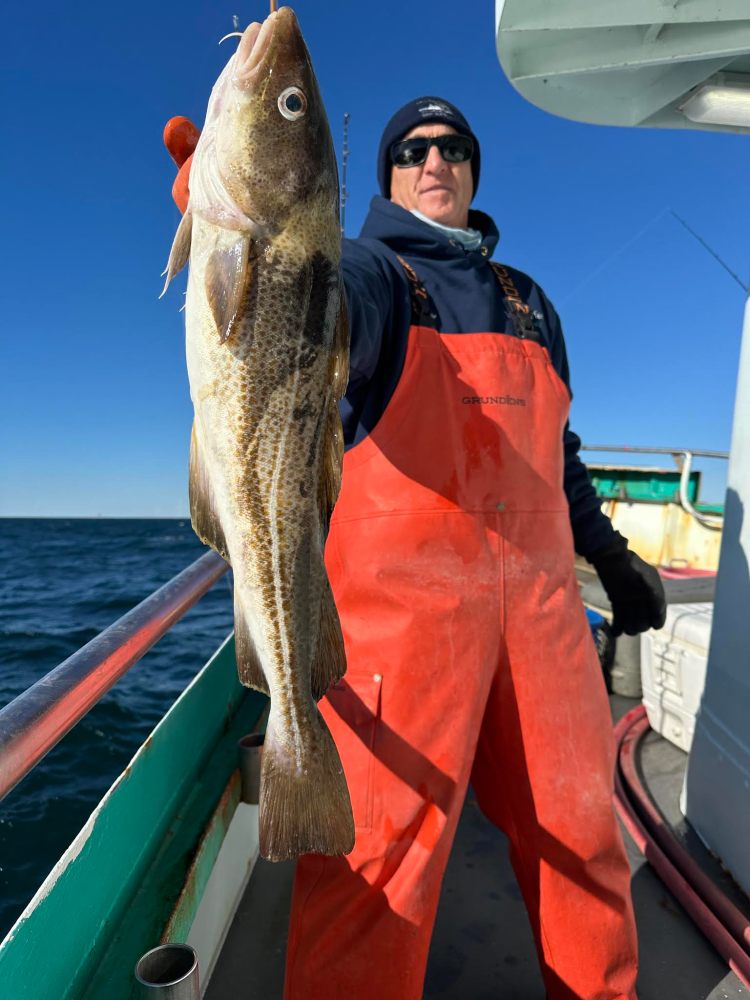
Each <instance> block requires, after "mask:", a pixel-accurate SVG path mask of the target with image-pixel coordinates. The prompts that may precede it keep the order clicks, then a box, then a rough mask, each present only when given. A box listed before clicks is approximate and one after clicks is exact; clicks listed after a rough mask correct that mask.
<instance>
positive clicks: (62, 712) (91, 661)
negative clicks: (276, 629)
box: [0, 552, 229, 799]
mask: <svg viewBox="0 0 750 1000" xmlns="http://www.w3.org/2000/svg"><path fill="white" fill-rule="evenodd" d="M228 569H229V566H228V565H227V563H226V562H225V561H224V560H223V559H222V558H221V557H220V556H218V555H216V553H215V552H207V553H206V554H205V555H203V556H201V557H200V558H199V559H196V561H195V562H194V563H191V565H190V566H187V567H186V568H185V569H184V570H182V572H181V573H178V574H177V576H175V577H173V578H172V579H171V580H170V581H169V582H168V583H165V584H164V586H163V587H160V588H159V589H158V590H156V591H154V593H153V594H151V595H150V596H149V597H147V598H146V599H145V600H144V601H141V603H140V604H138V605H136V607H134V608H133V609H132V611H129V612H128V613H127V614H125V615H123V616H122V618H119V619H118V620H117V621H116V622H114V624H112V625H110V626H109V627H108V628H106V629H105V630H104V631H103V632H100V633H99V635H97V636H95V637H94V638H93V639H92V640H91V641H90V642H88V643H86V645H85V646H82V647H81V649H79V650H78V651H77V652H75V653H73V655H72V656H69V657H68V659H67V660H64V661H63V662H62V663H61V664H60V665H59V666H58V667H55V669H54V670H51V671H50V672H49V673H48V674H46V675H45V676H44V677H42V678H41V679H40V680H38V681H37V682H36V683H35V684H33V685H32V686H31V687H30V688H28V689H27V690H26V691H24V692H23V693H22V694H20V695H18V697H17V698H15V699H14V700H13V701H11V702H9V704H7V705H6V706H5V708H3V709H2V710H1V711H0V799H2V798H4V797H5V796H6V795H7V794H8V792H9V791H11V789H13V788H15V786H16V785H17V784H18V782H19V781H21V779H22V778H24V777H25V776H26V775H27V774H28V773H29V771H31V770H32V768H33V767H35V765H36V764H37V763H38V762H39V761H40V760H41V759H42V757H44V755H45V754H46V753H48V751H50V750H51V749H52V748H53V747H54V746H55V745H56V744H57V743H58V742H59V741H60V740H61V739H62V738H63V736H65V735H66V733H68V732H70V730H71V729H72V728H73V726H75V724H76V723H77V722H79V721H80V720H81V719H82V718H83V716H84V715H85V714H86V713H87V712H88V711H89V710H90V709H91V708H93V707H94V705H95V704H96V703H97V702H98V701H99V700H100V699H101V698H102V696H103V695H104V694H106V693H107V691H109V689H110V688H111V687H113V685H114V684H115V683H116V682H117V681H118V680H119V679H120V678H121V677H122V676H123V674H125V673H126V672H127V671H128V670H129V669H130V668H131V667H132V666H134V665H135V664H136V663H137V662H138V660H140V659H141V657H142V656H143V655H144V654H145V653H146V652H147V651H148V650H149V649H150V648H151V647H152V646H153V645H154V643H155V642H157V641H158V640H159V639H160V638H161V637H162V636H163V635H164V634H165V633H166V632H168V631H169V629H170V628H171V627H172V626H173V625H174V624H175V622H177V621H179V619H180V618H182V616H183V615H184V614H185V613H186V612H187V611H188V610H189V609H190V608H191V607H192V606H193V605H194V604H195V603H196V602H197V601H198V600H199V599H200V598H201V597H202V596H203V595H204V594H205V593H206V591H207V590H209V588H210V587H212V586H213V584H214V583H216V581H217V580H218V579H219V578H220V577H221V576H222V575H223V574H224V573H226V571H227V570H228Z"/></svg>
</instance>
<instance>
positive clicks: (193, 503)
mask: <svg viewBox="0 0 750 1000" xmlns="http://www.w3.org/2000/svg"><path fill="white" fill-rule="evenodd" d="M188 492H189V496H190V518H191V520H192V522H193V531H195V533H196V535H197V536H198V537H199V538H200V540H201V541H202V542H204V543H205V544H206V545H210V546H211V548H212V549H214V550H215V551H216V552H218V553H219V555H220V556H221V557H222V558H223V559H226V561H227V562H229V554H228V551H227V543H226V539H225V537H224V529H223V528H222V526H221V521H220V520H219V515H218V514H217V513H216V508H215V504H214V499H213V494H212V490H211V482H210V480H209V478H208V474H207V472H206V467H205V463H204V461H203V458H202V456H201V453H200V445H199V443H198V435H197V433H196V430H195V424H193V431H192V434H191V435H190V475H189V484H188Z"/></svg>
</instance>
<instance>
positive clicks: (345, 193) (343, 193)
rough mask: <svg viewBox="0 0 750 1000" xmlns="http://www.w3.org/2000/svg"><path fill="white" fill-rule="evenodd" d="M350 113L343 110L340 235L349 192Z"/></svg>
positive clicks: (342, 232)
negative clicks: (347, 182)
mask: <svg viewBox="0 0 750 1000" xmlns="http://www.w3.org/2000/svg"><path fill="white" fill-rule="evenodd" d="M350 118H351V115H350V114H349V112H348V111H345V112H344V148H343V152H342V156H341V235H342V237H343V236H344V229H345V228H346V199H347V198H348V196H349V192H348V191H347V190H346V165H347V163H348V162H349V119H350Z"/></svg>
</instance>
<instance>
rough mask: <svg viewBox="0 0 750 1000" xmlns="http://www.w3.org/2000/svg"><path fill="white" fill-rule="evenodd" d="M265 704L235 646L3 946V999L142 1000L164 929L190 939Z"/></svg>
mask: <svg viewBox="0 0 750 1000" xmlns="http://www.w3.org/2000/svg"><path fill="white" fill-rule="evenodd" d="M267 703H268V702H267V699H266V698H265V697H264V696H263V695H260V694H258V693H256V692H254V691H248V690H247V689H246V688H243V687H242V686H241V685H240V684H239V682H238V681H237V674H236V669H235V658H234V642H233V640H232V639H229V640H227V642H226V643H225V644H224V645H223V646H222V647H221V648H220V649H219V650H218V652H217V653H216V654H215V656H214V657H213V658H212V659H211V660H210V661H209V662H208V663H207V664H206V666H205V667H204V668H203V670H202V671H201V672H200V673H199V674H198V676H197V677H196V678H195V680H194V681H193V682H192V683H191V685H190V686H189V687H188V688H187V689H186V691H185V692H184V693H183V694H182V695H181V697H180V698H179V699H178V701H177V702H175V704H174V705H173V706H172V708H171V709H170V711H169V712H168V713H167V714H166V715H165V716H164V718H163V719H162V720H161V722H160V723H159V725H158V726H157V727H156V729H155V730H154V732H153V733H152V734H151V736H150V737H149V738H148V739H147V740H146V742H145V743H144V744H143V746H142V747H141V749H140V750H139V751H138V753H137V754H136V756H135V757H134V758H133V760H132V762H131V763H130V765H129V766H128V767H127V768H126V769H125V771H124V772H123V774H122V775H121V776H120V778H118V780H117V781H116V782H115V784H114V785H113V786H112V788H111V789H110V791H109V792H108V793H107V795H106V796H105V798H104V799H103V800H102V802H101V803H100V805H99V806H98V807H97V809H96V810H95V811H94V813H93V814H92V816H91V817H90V819H89V821H88V822H87V823H86V825H85V826H84V828H83V830H82V831H81V833H80V834H79V835H78V837H77V838H76V840H75V841H74V842H73V843H72V844H71V846H70V847H69V848H68V850H67V851H66V853H65V855H64V856H63V857H62V858H61V860H60V861H59V862H58V864H57V865H56V866H55V868H54V869H53V871H52V872H51V874H50V876H49V877H48V879H47V880H46V881H45V883H44V885H42V887H41V888H40V890H39V892H38V893H37V895H36V896H35V897H34V899H33V900H32V902H31V903H30V904H29V906H28V907H27V909H26V910H25V911H24V913H23V914H22V915H21V917H20V918H19V920H18V922H17V923H16V924H15V926H14V927H13V928H12V930H11V931H10V933H9V934H8V936H7V937H6V939H5V941H3V943H2V945H0V982H1V983H2V984H3V985H2V995H3V996H7V997H13V1000H51V998H54V1000H79V998H80V1000H82V998H86V1000H105V998H106V1000H125V998H130V997H131V996H133V995H134V987H135V980H134V978H133V968H134V966H135V963H136V961H137V960H138V958H139V957H140V955H142V954H143V953H144V952H145V951H148V950H149V949H150V948H153V947H154V946H155V945H157V944H159V943H160V941H161V940H162V937H163V935H164V932H165V928H166V927H167V925H169V927H170V938H171V940H185V939H186V937H187V932H188V930H189V927H190V923H191V920H192V915H193V913H194V910H195V907H196V906H197V902H198V900H199V898H200V894H201V890H202V886H203V885H204V884H205V882H206V880H207V878H208V875H209V874H210V870H211V866H212V863H213V860H214V858H215V856H216V852H217V851H218V848H219V846H220V843H221V837H222V831H223V830H224V829H225V827H226V825H227V824H228V822H229V821H230V820H231V815H232V812H233V810H234V808H235V807H236V804H237V801H238V797H239V796H238V791H237V781H236V780H234V781H232V782H231V783H230V779H231V778H232V776H233V772H234V771H235V769H236V766H237V740H238V739H239V738H240V737H241V736H243V735H245V734H246V733H249V732H252V731H254V730H261V729H262V728H263V723H264V719H265V714H264V713H265V709H266V706H267ZM228 785H229V787H227V786H228ZM217 804H219V806H220V808H219V809H218V810H217ZM215 811H216V816H214V812H215ZM204 831H208V832H207V833H206V836H205V837H204V836H203V835H204ZM188 873H190V877H189V880H188V881H189V885H190V891H187V892H184V891H183V890H184V888H185V885H186V879H187V876H188Z"/></svg>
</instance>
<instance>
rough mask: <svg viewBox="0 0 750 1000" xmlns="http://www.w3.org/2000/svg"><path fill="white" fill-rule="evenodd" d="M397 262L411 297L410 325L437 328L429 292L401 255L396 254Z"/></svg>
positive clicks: (436, 317) (433, 306)
mask: <svg viewBox="0 0 750 1000" xmlns="http://www.w3.org/2000/svg"><path fill="white" fill-rule="evenodd" d="M396 257H397V259H398V262H399V264H400V265H401V267H403V269H404V272H405V274H406V277H407V280H408V282H409V298H410V299H411V323H412V326H427V327H430V329H432V330H437V328H438V326H437V320H438V314H437V310H436V309H435V304H434V303H433V301H432V299H431V298H430V295H429V292H428V291H427V289H426V288H425V287H424V285H423V284H422V282H421V281H420V280H419V275H418V274H417V272H416V271H415V270H414V268H413V267H412V266H411V264H409V263H407V261H405V260H404V258H403V257H400V256H399V255H398V254H396Z"/></svg>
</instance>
